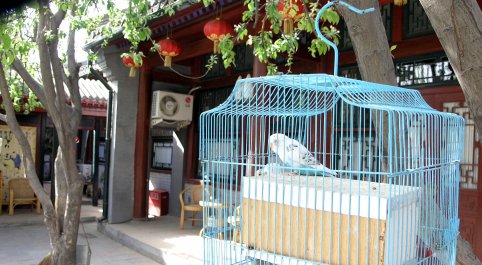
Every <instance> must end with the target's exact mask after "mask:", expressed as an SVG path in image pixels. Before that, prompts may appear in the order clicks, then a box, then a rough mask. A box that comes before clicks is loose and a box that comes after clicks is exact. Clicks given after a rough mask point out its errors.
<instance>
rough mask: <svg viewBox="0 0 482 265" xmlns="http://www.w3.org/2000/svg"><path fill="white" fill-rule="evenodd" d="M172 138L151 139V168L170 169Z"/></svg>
mask: <svg viewBox="0 0 482 265" xmlns="http://www.w3.org/2000/svg"><path fill="white" fill-rule="evenodd" d="M172 147H173V143H172V139H166V138H155V139H153V141H152V163H151V167H152V168H153V169H160V170H171V169H172Z"/></svg>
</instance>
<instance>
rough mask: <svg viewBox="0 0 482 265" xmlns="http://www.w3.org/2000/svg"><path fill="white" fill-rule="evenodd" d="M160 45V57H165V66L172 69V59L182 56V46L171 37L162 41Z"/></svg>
mask: <svg viewBox="0 0 482 265" xmlns="http://www.w3.org/2000/svg"><path fill="white" fill-rule="evenodd" d="M157 44H159V50H158V52H159V55H161V56H164V66H165V67H171V62H172V57H174V56H178V55H179V54H181V51H182V49H181V45H179V43H178V42H177V41H175V40H173V39H170V38H169V37H167V38H165V39H163V40H160V41H159V42H158V43H157Z"/></svg>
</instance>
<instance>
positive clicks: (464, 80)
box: [337, 0, 482, 264]
mask: <svg viewBox="0 0 482 265" xmlns="http://www.w3.org/2000/svg"><path fill="white" fill-rule="evenodd" d="M345 2H347V3H350V4H351V5H353V6H355V7H357V8H360V9H365V8H369V7H375V8H376V10H375V12H372V13H369V14H364V15H360V14H356V13H354V12H352V11H350V10H348V9H346V8H344V7H341V6H338V7H337V9H338V10H339V11H340V13H341V14H342V16H343V18H344V19H345V21H346V24H347V27H348V32H349V35H350V38H351V40H352V43H353V49H354V51H355V55H356V58H357V63H358V67H359V70H360V73H361V76H362V78H363V80H366V81H370V82H375V83H381V84H389V85H397V82H396V75H395V68H394V64H393V60H392V57H391V53H390V48H389V45H388V41H387V38H386V33H385V29H384V26H383V23H382V18H381V15H380V11H379V7H378V1H374V0H372V1H362V0H346V1H345ZM421 2H422V5H424V8H425V6H426V5H427V7H429V8H431V9H432V10H431V11H427V14H428V15H429V17H430V16H437V20H438V23H440V24H434V23H432V25H433V26H434V28H435V29H436V32H437V34H438V35H439V39H440V40H441V42H442V45H443V46H444V49H445V50H446V52H447V50H448V49H449V50H450V51H451V52H447V55H448V57H449V60H450V62H451V64H452V65H453V63H452V61H454V60H455V61H456V63H458V65H456V66H454V65H453V68H454V70H455V72H456V74H457V72H458V71H459V73H460V74H457V78H458V79H459V82H460V84H461V86H462V88H463V89H464V93H465V95H466V98H470V100H469V106H470V107H471V108H472V109H473V110H474V111H473V112H474V114H475V115H474V116H475V119H476V124H478V127H477V128H478V129H479V132H482V128H481V127H482V119H481V118H482V89H477V86H478V85H479V84H481V83H482V72H481V71H482V67H481V65H482V53H481V52H480V51H481V50H482V38H481V29H482V26H481V25H482V17H481V15H480V8H479V7H478V5H477V3H476V1H475V0H471V1H468V0H467V1H461V2H464V3H465V2H471V4H467V3H465V4H460V3H459V4H458V6H459V7H458V8H455V7H454V5H453V4H450V3H451V2H453V1H452V0H443V2H444V3H442V2H441V1H439V0H437V1H435V0H421ZM424 2H425V3H424ZM427 2H430V5H428V4H427ZM462 7H463V8H462ZM438 9H444V10H446V11H445V13H443V12H442V11H441V10H438ZM458 9H462V10H458ZM455 10H457V11H455ZM429 12H430V14H429ZM447 18H451V19H450V20H449V19H447ZM464 23H465V24H464ZM448 24H450V25H448ZM454 24H455V25H457V27H456V26H454ZM467 24H469V26H468V27H462V25H467ZM441 35H443V36H442V37H441ZM456 36H460V37H459V38H457V37H456ZM461 36H470V37H467V38H464V39H462V38H461ZM444 42H448V43H447V44H444ZM449 45H450V46H449ZM451 56H453V57H452V58H451ZM464 86H466V87H464ZM479 86H480V85H479ZM381 118H382V119H383V121H382V123H383V136H382V137H383V139H382V140H383V142H384V143H388V138H387V137H388V131H387V130H388V128H389V127H388V126H387V123H386V121H387V120H388V119H387V117H381ZM477 121H480V122H477ZM374 122H375V127H377V126H379V121H377V119H375V120H374ZM399 133H400V132H399ZM402 133H403V132H402ZM393 138H394V139H395V138H396V137H395V136H394V137H393ZM382 148H383V147H382ZM383 155H384V156H386V155H389V154H387V150H386V149H385V148H383ZM382 166H384V167H385V169H383V171H387V169H388V167H389V166H390V165H388V164H387V162H386V161H383V162H382ZM424 198H425V201H424V203H425V204H426V205H431V208H432V211H433V209H438V205H437V204H436V203H434V202H433V199H432V196H429V195H426V196H424ZM427 203H429V204H427ZM438 212H440V210H438ZM437 216H440V218H442V216H443V215H442V214H440V215H438V214H437ZM458 245H459V248H458V249H457V257H458V260H459V257H462V256H463V257H467V256H471V257H475V255H474V254H473V251H472V249H471V248H470V244H463V242H462V241H461V239H459V240H458ZM461 253H471V254H470V255H463V254H461ZM461 260H463V258H461ZM471 261H472V259H471ZM460 264H475V263H470V262H469V263H460Z"/></svg>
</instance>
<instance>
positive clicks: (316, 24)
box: [315, 0, 375, 76]
mask: <svg viewBox="0 0 482 265" xmlns="http://www.w3.org/2000/svg"><path fill="white" fill-rule="evenodd" d="M334 4H340V5H344V6H346V7H347V8H348V9H350V10H351V11H353V12H355V13H357V14H366V13H370V12H373V11H375V8H373V7H370V8H367V9H358V8H356V7H354V6H352V5H350V4H348V3H345V2H343V1H339V0H334V1H328V2H327V3H326V4H325V5H324V6H323V7H322V8H321V9H320V11H318V15H317V16H316V20H315V28H316V33H317V34H318V37H319V38H320V39H322V40H323V41H324V42H326V43H327V44H328V45H330V46H331V47H332V48H333V52H334V53H335V58H334V64H333V68H334V69H333V75H335V76H338V49H337V48H336V45H335V44H334V43H333V42H331V41H330V40H328V39H327V38H326V37H325V36H323V34H321V31H320V23H319V21H320V19H321V15H322V14H323V12H325V10H326V9H328V8H329V7H330V6H332V5H334Z"/></svg>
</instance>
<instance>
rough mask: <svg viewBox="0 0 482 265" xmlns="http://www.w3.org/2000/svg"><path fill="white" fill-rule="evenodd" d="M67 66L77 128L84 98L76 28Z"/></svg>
mask: <svg viewBox="0 0 482 265" xmlns="http://www.w3.org/2000/svg"><path fill="white" fill-rule="evenodd" d="M75 11H76V7H74V8H73V9H72V11H71V15H72V16H74V15H75ZM67 41H68V42H67V67H68V71H69V76H68V79H69V83H70V86H68V88H69V94H70V99H71V100H72V109H73V113H72V114H73V115H74V117H73V119H71V120H70V122H71V125H70V126H71V128H77V127H78V125H79V122H80V119H81V117H82V99H81V96H80V90H79V70H80V65H79V64H78V63H77V62H76V61H75V30H73V29H72V28H70V30H69V36H68V39H67Z"/></svg>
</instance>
